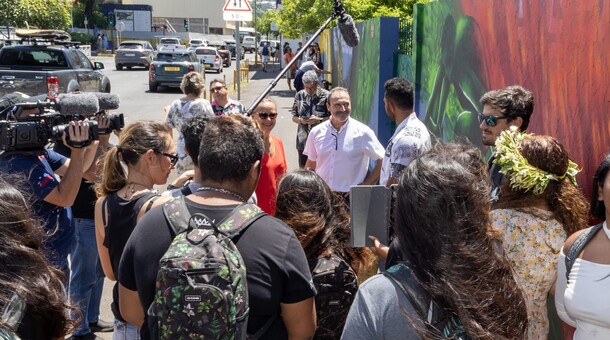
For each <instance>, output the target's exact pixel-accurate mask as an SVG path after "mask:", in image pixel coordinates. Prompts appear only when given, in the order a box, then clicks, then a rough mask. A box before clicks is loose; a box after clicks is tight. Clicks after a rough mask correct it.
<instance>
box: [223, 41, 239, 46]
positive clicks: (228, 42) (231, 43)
mask: <svg viewBox="0 0 610 340" xmlns="http://www.w3.org/2000/svg"><path fill="white" fill-rule="evenodd" d="M225 42H226V43H227V45H231V46H233V45H237V43H236V42H235V41H225Z"/></svg>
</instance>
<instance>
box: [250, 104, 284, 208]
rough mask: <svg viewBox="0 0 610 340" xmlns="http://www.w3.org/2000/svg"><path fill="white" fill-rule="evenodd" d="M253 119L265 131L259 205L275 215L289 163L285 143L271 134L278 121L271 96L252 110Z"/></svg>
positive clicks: (257, 192)
mask: <svg viewBox="0 0 610 340" xmlns="http://www.w3.org/2000/svg"><path fill="white" fill-rule="evenodd" d="M252 119H254V121H255V122H257V123H258V126H259V128H260V129H261V131H262V132H263V135H264V136H263V140H264V141H265V154H264V155H263V159H262V160H261V175H260V178H259V179H258V185H257V186H256V199H257V201H258V206H259V207H260V208H261V209H263V211H265V212H266V213H268V214H269V215H275V200H276V197H277V188H278V181H279V179H280V178H281V177H282V176H283V175H284V174H285V173H286V170H287V169H288V165H287V163H286V154H285V153H284V143H282V140H281V139H280V138H279V137H276V136H274V135H272V134H271V131H272V130H273V128H274V127H275V123H276V122H277V110H276V107H275V103H274V102H273V100H272V99H271V98H269V97H266V98H265V99H263V100H262V101H261V102H260V104H258V106H257V107H256V108H255V109H254V111H253V112H252Z"/></svg>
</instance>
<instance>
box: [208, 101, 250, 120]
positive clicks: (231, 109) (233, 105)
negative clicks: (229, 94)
mask: <svg viewBox="0 0 610 340" xmlns="http://www.w3.org/2000/svg"><path fill="white" fill-rule="evenodd" d="M227 100H228V103H227V105H225V106H224V107H223V106H220V105H219V104H218V103H216V101H215V100H213V99H212V110H213V111H214V114H215V115H217V116H222V115H231V114H237V113H238V114H242V115H243V114H245V113H246V108H245V107H244V105H243V104H242V103H240V102H238V101H236V100H233V99H231V98H228V99H227Z"/></svg>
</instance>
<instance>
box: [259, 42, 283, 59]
mask: <svg viewBox="0 0 610 340" xmlns="http://www.w3.org/2000/svg"><path fill="white" fill-rule="evenodd" d="M265 44H267V47H268V48H269V57H273V56H274V55H275V53H276V52H277V51H280V52H281V50H280V41H279V40H261V41H260V42H259V43H258V54H259V55H261V56H262V53H263V46H264V45H265ZM276 57H277V56H276Z"/></svg>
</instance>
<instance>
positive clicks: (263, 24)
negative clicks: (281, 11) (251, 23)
mask: <svg viewBox="0 0 610 340" xmlns="http://www.w3.org/2000/svg"><path fill="white" fill-rule="evenodd" d="M277 14H278V12H277V11H265V12H264V13H263V15H262V16H260V17H259V18H258V20H257V22H256V31H257V32H258V33H260V34H261V35H267V34H271V33H272V31H271V23H272V22H275V21H276V18H277V16H278V15H277ZM276 24H277V23H276ZM278 28H279V26H278Z"/></svg>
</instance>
